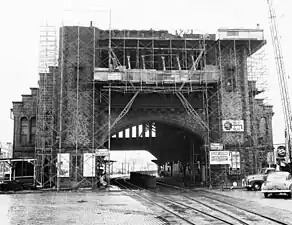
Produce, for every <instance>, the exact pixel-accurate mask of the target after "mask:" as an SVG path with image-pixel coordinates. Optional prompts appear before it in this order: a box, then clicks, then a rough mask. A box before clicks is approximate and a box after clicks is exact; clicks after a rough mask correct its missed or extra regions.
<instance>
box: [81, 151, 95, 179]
mask: <svg viewBox="0 0 292 225" xmlns="http://www.w3.org/2000/svg"><path fill="white" fill-rule="evenodd" d="M94 176H95V154H94V153H84V154H83V177H94Z"/></svg>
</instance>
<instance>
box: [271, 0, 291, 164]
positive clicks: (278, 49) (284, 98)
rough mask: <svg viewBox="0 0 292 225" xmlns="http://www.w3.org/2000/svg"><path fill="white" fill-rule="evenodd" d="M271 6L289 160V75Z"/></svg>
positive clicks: (273, 40) (272, 34) (273, 41)
mask: <svg viewBox="0 0 292 225" xmlns="http://www.w3.org/2000/svg"><path fill="white" fill-rule="evenodd" d="M267 2H268V6H269V18H270V30H271V37H272V43H273V49H274V56H275V62H276V69H277V75H278V82H279V88H280V94H281V102H282V108H283V114H284V120H285V129H286V130H285V131H286V137H287V138H286V146H287V147H288V154H289V160H290V162H292V160H291V128H292V120H291V115H292V114H291V105H290V98H289V91H288V88H287V84H288V82H287V77H286V71H285V66H284V60H283V55H282V47H281V43H280V41H279V33H278V26H277V21H276V12H275V9H274V5H273V1H272V0H267Z"/></svg>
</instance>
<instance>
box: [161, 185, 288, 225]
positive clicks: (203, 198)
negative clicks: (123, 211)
mask: <svg viewBox="0 0 292 225" xmlns="http://www.w3.org/2000/svg"><path fill="white" fill-rule="evenodd" d="M156 183H157V184H158V185H161V186H166V187H169V188H173V189H177V190H181V191H182V192H189V193H190V192H194V190H192V189H185V188H181V187H178V186H175V185H170V184H167V183H163V182H158V181H157V182H156ZM200 191H201V192H206V194H201V193H200V200H198V199H194V198H192V197H191V196H189V195H188V196H186V195H185V194H183V193H181V196H183V197H185V198H187V199H189V200H191V201H194V202H197V203H199V204H202V205H205V206H206V207H209V208H210V209H214V210H216V211H220V212H222V213H226V210H228V211H229V212H234V213H236V214H237V216H239V217H241V218H242V220H244V221H249V222H250V223H247V224H254V223H255V222H256V221H258V220H262V221H261V222H262V223H263V224H281V225H288V224H287V223H285V222H283V221H279V220H277V219H274V218H272V217H270V216H265V215H262V214H260V213H257V212H254V211H252V210H248V209H246V208H244V207H240V206H238V205H234V204H232V203H230V202H227V201H226V200H224V199H223V198H226V196H224V195H221V194H217V193H216V194H214V193H210V192H208V191H205V190H200ZM211 196H213V197H211ZM218 196H221V197H222V198H219V199H218ZM211 205H212V206H211ZM213 205H215V207H213ZM222 209H225V210H222ZM224 211H225V212H224ZM238 214H239V215H238ZM230 216H232V215H230ZM257 224H258V223H257Z"/></svg>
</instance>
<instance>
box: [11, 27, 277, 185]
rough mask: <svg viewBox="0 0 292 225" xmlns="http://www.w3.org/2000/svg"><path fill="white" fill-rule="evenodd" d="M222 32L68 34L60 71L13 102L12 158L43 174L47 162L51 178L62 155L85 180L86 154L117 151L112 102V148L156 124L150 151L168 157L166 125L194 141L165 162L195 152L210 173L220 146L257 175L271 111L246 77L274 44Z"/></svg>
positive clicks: (256, 34)
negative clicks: (210, 154) (214, 148)
mask: <svg viewBox="0 0 292 225" xmlns="http://www.w3.org/2000/svg"><path fill="white" fill-rule="evenodd" d="M218 33H219V35H218V36H217V37H216V35H215V34H208V35H202V34H194V33H193V32H191V33H184V34H178V33H177V34H170V33H169V32H167V31H153V30H149V31H137V30H113V31H111V39H109V31H107V30H100V29H98V28H96V27H92V26H90V27H77V26H72V27H62V28H61V29H60V38H59V39H60V48H59V61H58V65H56V66H54V67H50V71H49V72H48V73H42V74H40V80H39V88H38V89H36V88H32V89H31V94H30V95H23V96H22V101H21V102H13V109H12V112H13V115H14V140H13V145H14V146H13V150H14V157H32V156H34V157H35V158H36V159H37V162H39V163H38V164H37V165H38V168H37V171H39V170H41V169H42V170H43V169H44V168H43V165H41V163H40V162H44V161H46V163H45V164H46V166H48V167H49V168H48V170H47V173H50V174H56V166H55V165H56V158H57V153H60V152H62V153H70V154H71V155H70V160H69V161H70V163H71V162H72V165H70V171H71V172H70V177H71V176H73V177H75V178H76V179H75V182H77V181H80V182H81V181H83V180H82V177H79V175H78V174H82V173H83V172H84V171H83V169H81V168H82V165H84V163H85V162H83V163H82V160H83V156H82V154H84V153H89V152H91V151H93V150H94V149H99V148H102V147H107V146H108V145H109V141H108V134H109V133H108V132H107V127H108V118H109V106H108V104H109V99H110V100H111V101H110V104H111V105H110V107H111V108H110V113H111V114H110V117H111V124H112V125H114V126H112V129H111V132H110V135H112V141H110V142H111V143H112V146H111V148H115V146H116V147H119V146H122V145H124V146H130V145H131V143H132V144H133V143H134V141H133V137H132V136H131V141H132V142H131V143H130V142H129V140H128V139H127V138H124V139H123V140H117V138H116V139H115V138H114V136H115V135H117V134H118V133H119V132H121V131H123V132H124V130H125V129H129V128H131V127H133V126H136V125H138V124H144V125H145V126H143V127H144V128H143V129H144V131H143V132H144V134H145V130H146V128H147V129H149V126H150V127H151V126H152V125H151V124H153V122H155V123H156V124H157V125H156V132H157V135H156V137H150V138H156V142H157V143H158V142H159V143H160V147H159V148H158V147H157V146H158V145H157V146H156V147H155V146H154V147H153V146H150V147H149V145H148V147H149V149H148V150H149V151H150V152H151V151H152V153H153V154H160V153H159V151H160V150H159V149H161V148H162V147H163V146H162V145H163V144H162V143H165V141H164V142H162V137H163V133H167V132H170V130H171V129H170V128H167V127H166V126H165V124H168V125H169V126H170V125H171V126H172V127H180V128H182V129H184V130H185V131H184V132H185V133H184V134H185V136H187V139H188V141H187V142H188V143H187V144H186V145H184V143H183V141H182V142H181V146H183V147H182V148H185V150H181V151H184V152H180V153H176V154H172V153H170V152H168V153H167V154H164V157H169V158H164V159H163V160H165V161H167V160H170V158H171V157H172V158H171V160H173V158H179V157H181V159H180V160H190V161H194V159H193V158H191V159H190V158H189V157H190V154H189V153H188V151H190V148H191V146H194V151H195V152H197V153H198V155H200V157H201V158H200V161H201V164H202V165H201V166H204V167H205V168H207V167H208V166H210V165H206V163H205V162H207V161H208V160H206V157H207V155H206V146H207V150H208V148H209V146H210V143H221V144H223V145H224V148H225V150H229V151H231V152H239V153H240V167H239V168H236V169H240V170H238V171H239V174H241V175H244V174H246V173H250V172H253V171H254V170H256V169H257V168H258V167H260V166H261V165H262V163H263V162H264V161H265V156H266V153H267V152H268V151H271V150H272V148H273V139H272V116H273V108H272V106H269V105H266V104H264V103H263V100H261V99H257V98H256V95H257V94H259V90H258V87H257V85H256V83H254V82H253V81H251V80H249V74H248V71H247V67H248V62H247V59H248V58H249V57H250V56H251V55H253V54H255V53H256V52H257V51H258V49H260V48H261V47H262V46H264V45H265V43H266V42H265V40H264V38H263V31H262V30H259V29H250V30H247V29H233V30H228V29H221V30H218ZM109 44H111V49H109V48H108V46H109ZM109 87H110V89H109ZM109 90H111V94H109ZM36 118H37V119H36ZM149 121H150V122H151V123H148V122H149ZM223 121H231V122H229V123H231V125H234V124H232V123H233V122H234V121H235V122H236V121H239V122H240V124H237V125H236V126H239V127H241V128H238V129H237V130H229V131H228V130H226V129H225V128H224V127H223ZM241 122H242V124H241ZM234 126H235V125H234ZM224 129H225V130H224ZM36 130H37V133H36ZM131 132H132V129H130V133H131ZM144 134H143V135H144ZM169 135H170V134H169ZM36 136H37V137H36ZM115 137H116V136H115ZM143 137H144V136H143ZM159 138H160V139H159ZM180 138H181V140H183V136H181V137H180ZM157 140H160V141H157ZM122 142H123V144H121V143H122ZM154 142H155V141H152V142H151V143H152V145H153V143H154ZM128 143H130V144H128ZM141 143H146V142H145V140H143V141H142V142H141ZM149 143H150V142H149ZM149 143H148V142H147V144H149ZM161 146H162V147H161ZM182 155H183V156H182ZM259 156H260V157H259ZM258 159H260V160H258ZM207 164H208V163H207ZM251 165H252V166H251ZM210 168H211V169H212V171H213V172H214V171H215V172H217V174H219V173H221V172H222V170H223V169H222V166H221V165H215V166H213V165H212V166H211V167H210ZM206 170H207V169H206ZM212 174H214V173H212ZM230 175H232V174H230ZM40 176H41V175H40ZM48 177H50V178H48V179H49V181H50V182H51V180H52V179H51V178H52V177H53V175H48ZM212 179H213V177H211V180H212ZM214 180H215V178H214Z"/></svg>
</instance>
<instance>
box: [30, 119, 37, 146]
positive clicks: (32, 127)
mask: <svg viewBox="0 0 292 225" xmlns="http://www.w3.org/2000/svg"><path fill="white" fill-rule="evenodd" d="M35 134H36V118H35V117H33V118H31V120H30V143H31V144H34V143H35Z"/></svg>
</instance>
